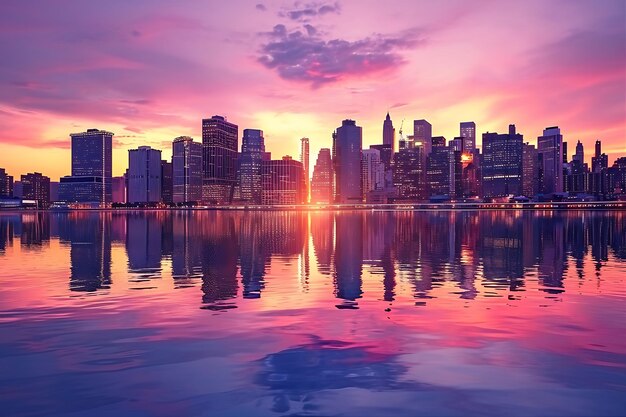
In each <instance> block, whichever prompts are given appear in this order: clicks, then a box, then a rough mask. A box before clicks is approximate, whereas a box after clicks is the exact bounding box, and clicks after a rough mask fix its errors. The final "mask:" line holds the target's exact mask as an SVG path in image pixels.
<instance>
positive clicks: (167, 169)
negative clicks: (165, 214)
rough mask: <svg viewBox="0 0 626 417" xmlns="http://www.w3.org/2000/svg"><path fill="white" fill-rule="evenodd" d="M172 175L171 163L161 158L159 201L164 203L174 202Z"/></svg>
mask: <svg viewBox="0 0 626 417" xmlns="http://www.w3.org/2000/svg"><path fill="white" fill-rule="evenodd" d="M173 175H174V172H173V170H172V163H171V162H167V161H165V160H161V201H163V202H164V203H165V204H171V203H173V202H174V182H173V181H174V179H173Z"/></svg>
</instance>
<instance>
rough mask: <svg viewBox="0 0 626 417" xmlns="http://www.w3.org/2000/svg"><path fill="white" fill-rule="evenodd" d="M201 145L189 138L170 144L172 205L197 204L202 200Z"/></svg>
mask: <svg viewBox="0 0 626 417" xmlns="http://www.w3.org/2000/svg"><path fill="white" fill-rule="evenodd" d="M202 151H203V145H202V144H201V143H198V142H194V141H193V139H192V138H190V137H189V136H180V137H177V138H176V139H174V142H173V143H172V183H173V200H174V203H191V202H199V201H201V199H202Z"/></svg>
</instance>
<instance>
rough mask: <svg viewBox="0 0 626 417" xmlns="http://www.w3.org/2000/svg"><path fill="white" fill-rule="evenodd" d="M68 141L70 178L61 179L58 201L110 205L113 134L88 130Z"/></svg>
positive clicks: (75, 134) (71, 135)
mask: <svg viewBox="0 0 626 417" xmlns="http://www.w3.org/2000/svg"><path fill="white" fill-rule="evenodd" d="M70 137H71V138H72V139H71V140H72V175H71V176H66V177H63V178H61V183H60V184H59V198H60V199H61V200H64V201H67V202H80V203H97V204H99V205H106V204H109V203H111V199H112V188H111V177H112V175H111V174H112V169H113V157H112V152H113V133H111V132H107V131H105V130H98V129H87V131H86V132H81V133H72V134H70Z"/></svg>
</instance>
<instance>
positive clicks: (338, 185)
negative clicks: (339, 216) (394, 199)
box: [333, 120, 363, 204]
mask: <svg viewBox="0 0 626 417" xmlns="http://www.w3.org/2000/svg"><path fill="white" fill-rule="evenodd" d="M362 143H363V133H362V129H361V127H360V126H357V125H356V122H355V121H354V120H344V121H343V122H342V123H341V127H338V128H337V130H336V131H335V132H334V133H333V153H334V154H333V165H334V169H335V202H337V203H340V204H348V203H361V202H363V183H362V181H361V151H362Z"/></svg>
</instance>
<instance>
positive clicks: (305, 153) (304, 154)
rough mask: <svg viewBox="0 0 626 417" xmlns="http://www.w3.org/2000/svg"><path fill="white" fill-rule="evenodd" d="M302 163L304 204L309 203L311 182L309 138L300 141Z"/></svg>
mask: <svg viewBox="0 0 626 417" xmlns="http://www.w3.org/2000/svg"><path fill="white" fill-rule="evenodd" d="M300 162H302V168H303V169H304V202H305V203H308V202H309V195H310V187H309V183H310V181H311V179H310V174H309V138H302V139H300Z"/></svg>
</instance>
